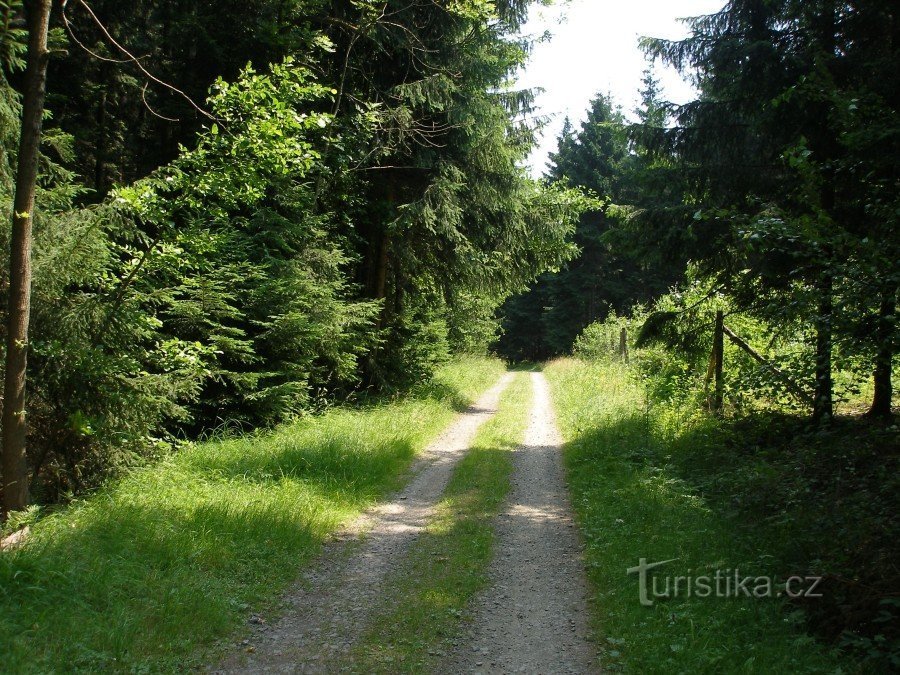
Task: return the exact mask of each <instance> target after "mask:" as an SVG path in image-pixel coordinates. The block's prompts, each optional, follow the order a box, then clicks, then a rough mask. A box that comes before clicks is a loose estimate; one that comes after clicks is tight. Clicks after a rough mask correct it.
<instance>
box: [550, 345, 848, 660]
mask: <svg viewBox="0 0 900 675" xmlns="http://www.w3.org/2000/svg"><path fill="white" fill-rule="evenodd" d="M545 373H546V375H547V377H548V379H549V380H550V383H551V387H552V390H553V393H554V398H555V402H556V406H557V409H558V411H559V423H560V426H561V430H562V433H563V435H564V437H565V439H566V441H567V446H566V462H567V467H568V473H569V480H570V489H571V490H572V497H573V504H574V507H575V509H576V512H577V516H578V519H579V523H580V526H581V528H582V530H583V532H584V536H585V539H586V544H587V552H586V556H587V563H588V571H589V577H590V579H591V581H592V583H593V586H594V588H595V590H596V597H595V599H594V609H595V618H596V622H597V630H598V634H600V635H602V636H604V639H605V644H604V645H603V648H604V651H605V655H604V659H603V660H604V667H605V669H606V670H613V671H616V670H625V671H628V672H634V673H782V672H791V673H831V672H848V671H849V672H853V671H855V670H856V669H857V668H856V667H855V666H854V665H853V664H852V663H849V661H848V660H846V659H844V657H842V656H841V655H840V654H838V653H837V652H836V650H834V649H833V648H831V647H828V646H826V645H825V644H824V643H822V642H819V641H817V640H815V639H813V638H811V637H810V636H809V635H808V634H807V633H806V632H805V628H804V625H803V621H804V612H802V611H799V609H798V608H797V607H796V606H790V607H789V606H787V605H786V601H785V599H784V598H783V597H772V598H755V597H750V598H747V597H730V598H722V597H714V596H715V590H713V593H712V595H713V597H697V596H696V595H694V597H685V592H684V591H685V585H684V584H683V585H682V588H681V595H680V597H673V598H669V599H661V598H656V599H654V598H653V597H652V588H651V591H650V594H651V598H650V599H651V600H653V601H654V605H653V606H650V607H647V606H642V605H641V604H640V602H639V598H638V578H637V575H635V574H632V575H628V574H626V569H627V568H630V567H635V566H637V565H638V561H639V559H640V558H646V559H647V561H648V562H657V561H665V560H670V559H677V560H675V562H671V563H669V564H667V565H665V566H663V567H661V568H659V570H657V572H656V573H654V574H655V576H656V577H657V578H658V583H659V585H658V589H659V590H660V591H664V590H665V584H664V581H663V578H664V576H666V575H671V576H687V575H693V576H694V577H695V578H696V577H697V576H701V575H710V576H712V575H714V574H715V571H716V570H717V569H719V570H722V571H723V572H724V571H725V570H729V571H730V574H731V575H732V576H733V574H734V570H736V569H737V570H740V575H741V577H743V576H745V575H748V576H753V577H756V576H762V575H770V576H776V577H779V578H785V577H787V576H790V575H791V574H794V573H800V574H803V573H804V572H805V570H802V569H799V568H798V567H797V566H796V565H797V562H796V559H792V558H791V557H790V554H789V550H790V548H791V547H792V546H793V547H795V548H796V544H797V540H798V539H799V540H801V541H805V542H808V541H809V540H810V536H809V535H808V534H806V533H804V532H803V527H804V522H805V519H804V518H802V517H800V513H793V512H791V511H790V508H789V506H786V507H785V509H783V510H780V509H773V508H771V505H769V506H767V504H766V502H765V498H764V497H763V499H762V500H761V501H759V503H758V504H756V505H752V506H751V505H749V504H745V503H740V502H741V500H742V499H744V498H745V497H747V496H748V495H751V494H756V493H757V490H758V488H759V485H758V481H759V480H760V479H765V480H768V481H770V482H771V483H772V484H775V483H777V482H778V475H777V474H778V471H776V470H775V469H773V468H772V467H771V466H767V465H766V463H765V462H764V461H761V460H760V458H759V453H754V452H748V453H746V454H744V455H741V454H740V453H737V452H735V451H734V447H733V444H732V445H731V446H729V444H728V443H723V439H725V438H726V436H724V435H723V431H722V429H721V428H720V427H721V425H722V423H720V422H718V421H715V420H710V419H709V418H707V417H706V416H703V415H697V416H693V417H691V416H687V415H673V414H671V411H670V410H667V409H666V408H665V407H662V406H656V405H654V404H653V403H652V402H649V401H648V400H647V398H646V394H645V391H644V389H643V387H642V385H640V383H639V382H638V381H637V380H636V378H634V377H632V376H631V375H630V374H629V373H628V372H627V371H626V369H625V368H623V367H622V366H620V365H618V364H602V363H591V364H588V363H585V362H581V361H575V360H561V361H557V362H555V363H553V364H551V365H550V366H549V367H548V368H547V369H546V370H545ZM701 476H703V477H704V480H701V479H700V477H701ZM716 481H718V484H719V489H716V488H715V487H714V485H715V483H716ZM725 485H727V486H728V487H727V489H721V488H722V487H723V486H725ZM769 494H770V495H772V494H773V493H771V492H769ZM795 507H796V505H795ZM800 511H801V512H802V507H801V508H800ZM773 516H774V518H773ZM795 516H796V517H795ZM776 520H777V522H775V521H776ZM779 528H780V529H779ZM792 537H794V538H793V539H792ZM651 576H652V575H651ZM673 583H674V582H673ZM750 588H751V590H753V589H754V588H755V585H751V587H750ZM841 668H843V670H841Z"/></svg>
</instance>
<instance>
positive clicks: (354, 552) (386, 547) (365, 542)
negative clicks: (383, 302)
mask: <svg viewBox="0 0 900 675" xmlns="http://www.w3.org/2000/svg"><path fill="white" fill-rule="evenodd" d="M512 378H513V375H512V374H511V373H507V374H506V375H505V376H504V377H502V378H501V379H500V381H499V382H498V383H497V384H496V385H495V386H494V387H492V388H491V389H490V390H489V391H488V392H487V393H485V394H484V396H482V397H481V399H480V400H479V401H478V402H477V403H476V404H475V405H474V406H472V407H470V408H469V409H468V410H466V411H465V412H463V413H462V414H461V415H460V416H459V417H458V418H457V419H456V421H455V422H454V423H453V424H451V425H450V427H448V428H447V430H446V431H444V432H443V433H442V434H441V435H440V436H439V437H438V438H437V439H436V440H435V441H434V442H433V443H431V444H430V445H429V446H428V448H427V449H426V450H425V452H424V453H423V455H422V457H421V458H420V459H419V460H418V461H417V462H416V463H415V465H414V467H413V469H412V474H413V477H412V479H411V481H410V482H409V483H408V485H407V486H406V488H404V489H403V490H402V491H401V493H400V494H398V495H395V497H394V498H393V499H391V500H390V501H388V502H387V503H385V504H382V505H381V506H378V507H376V508H374V509H372V510H371V511H369V512H367V513H366V514H364V515H363V516H361V517H360V518H358V519H357V520H356V521H354V522H353V523H352V524H351V525H349V526H348V527H345V528H344V529H343V530H341V531H340V532H339V533H338V534H337V535H336V536H335V537H334V539H333V541H331V542H330V543H329V544H327V545H326V546H325V549H324V551H323V553H322V555H321V556H320V558H319V559H318V560H317V562H316V564H315V565H314V566H313V568H312V569H311V570H309V571H308V572H306V573H305V574H304V575H303V577H302V578H301V580H300V582H299V583H298V584H297V585H296V587H295V588H293V589H292V590H291V591H289V593H288V594H287V595H286V596H285V598H284V601H285V606H286V607H287V609H286V612H285V613H284V615H283V616H282V617H281V618H280V619H279V620H278V621H276V622H275V623H274V624H273V625H266V624H265V623H262V624H260V623H258V622H253V624H254V625H255V626H256V627H257V628H256V633H255V635H254V636H253V637H252V639H250V640H248V641H245V643H244V644H240V645H237V646H236V649H235V651H234V653H232V654H231V655H229V656H228V658H226V660H225V661H224V662H223V663H222V664H221V665H220V666H218V667H217V668H213V669H212V670H214V671H215V672H218V673H305V672H328V671H329V670H330V668H329V665H330V664H334V663H338V662H339V661H340V660H342V659H343V658H346V654H347V652H349V651H350V649H351V648H352V646H353V645H354V644H355V643H356V642H357V641H358V639H359V638H360V637H361V636H362V635H363V633H364V632H365V629H366V627H367V625H368V623H369V620H370V619H371V615H372V611H373V610H374V609H375V608H376V607H377V606H378V605H379V600H380V599H381V598H382V597H383V596H384V588H383V584H384V581H385V578H386V577H387V575H388V573H389V572H390V571H391V570H393V569H394V568H395V567H396V566H397V565H399V564H400V563H401V562H402V561H403V559H404V553H405V552H406V551H407V550H408V549H409V547H410V545H411V544H412V543H413V541H415V539H416V537H418V535H419V534H421V533H422V532H423V530H424V528H425V526H426V524H427V523H428V520H429V518H430V516H431V515H432V513H433V511H434V507H435V504H437V502H438V501H439V500H440V498H441V495H442V493H443V492H444V488H445V487H446V486H447V483H448V482H449V480H450V476H451V474H452V472H453V468H454V466H455V465H456V463H457V462H458V461H459V460H460V459H461V458H462V457H463V456H464V455H465V453H466V451H467V450H468V449H469V446H470V445H471V443H472V441H473V440H474V438H475V434H476V432H477V431H478V428H479V427H480V426H481V424H483V423H484V422H485V421H486V420H487V419H488V418H490V417H491V416H492V415H494V414H495V413H496V411H497V405H498V403H499V400H500V395H501V394H502V392H503V390H504V389H505V388H506V387H507V386H508V385H509V383H510V381H511V380H512ZM258 618H261V617H258ZM251 621H252V618H251ZM262 627H264V628H265V630H261V628H262Z"/></svg>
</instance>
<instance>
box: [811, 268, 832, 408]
mask: <svg viewBox="0 0 900 675" xmlns="http://www.w3.org/2000/svg"><path fill="white" fill-rule="evenodd" d="M826 274H827V272H826ZM820 292H821V296H820V298H819V307H818V310H817V313H818V316H817V317H816V395H815V399H814V401H813V420H815V421H816V422H819V423H822V424H827V423H828V422H830V421H831V417H832V415H833V414H834V402H833V388H834V385H833V382H832V377H831V345H832V331H833V328H832V319H833V316H832V315H833V313H834V300H833V298H832V292H833V289H832V282H831V279H830V278H827V279H825V280H823V281H822V285H821V287H820Z"/></svg>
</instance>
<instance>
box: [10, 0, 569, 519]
mask: <svg viewBox="0 0 900 675" xmlns="http://www.w3.org/2000/svg"><path fill="white" fill-rule="evenodd" d="M527 4H528V3H527V2H524V1H522V2H518V1H516V2H511V3H502V4H500V5H498V6H497V7H496V8H494V7H493V6H489V5H488V4H485V3H480V2H462V3H450V4H449V5H447V6H446V7H445V6H441V5H439V4H435V3H431V2H413V3H406V2H397V3H394V2H388V3H383V2H335V3H329V2H318V1H313V2H305V1H300V2H293V1H291V2H284V1H283V0H277V1H276V0H273V1H272V2H255V3H252V4H251V5H249V6H245V5H244V3H239V4H233V5H229V6H227V7H226V6H222V4H221V3H196V2H188V3H184V2H177V1H172V2H169V1H168V0H164V1H157V0H152V1H149V2H141V3H139V4H137V5H127V6H126V5H123V4H122V3H119V2H93V3H91V4H88V3H86V2H73V3H68V4H66V3H64V6H63V7H62V8H61V9H60V8H54V10H53V11H52V12H51V13H50V17H49V19H50V25H49V33H48V38H47V39H48V42H47V47H46V48H43V47H35V46H34V45H31V46H29V43H28V40H29V39H34V37H35V34H36V33H40V31H41V30H42V27H41V26H40V25H32V24H30V23H27V21H25V20H24V19H23V11H24V10H27V16H28V21H31V20H32V19H34V20H37V19H35V17H38V18H40V16H39V15H41V16H44V15H45V14H46V12H47V11H49V5H50V3H49V2H46V3H45V2H41V3H25V4H24V7H23V3H21V2H18V3H17V2H11V3H7V4H6V6H5V7H4V10H3V11H4V13H5V22H4V24H3V25H4V26H5V27H6V28H5V32H4V34H3V37H2V44H3V58H4V63H3V72H4V74H5V78H4V84H3V86H4V87H5V89H4V92H5V93H4V95H3V100H4V101H5V102H6V103H5V105H4V107H3V109H2V115H3V119H4V122H3V128H4V129H5V134H4V138H5V141H4V148H5V151H4V157H5V160H4V161H3V167H5V168H3V171H4V176H5V178H4V179H3V185H4V186H5V188H4V189H5V191H6V194H7V197H6V198H5V200H4V201H5V202H6V203H7V204H10V203H11V199H12V195H13V192H14V191H17V190H19V191H20V190H21V189H22V185H21V184H17V183H16V182H15V157H16V143H17V141H18V138H19V118H20V116H21V114H22V109H21V106H22V102H21V99H20V96H19V94H17V93H16V92H17V88H18V89H19V90H27V88H28V87H30V86H32V84H31V79H32V78H34V77H38V75H37V74H35V73H33V72H32V71H31V70H28V68H36V67H37V66H33V62H34V61H35V60H36V59H39V58H40V59H42V61H41V63H44V61H47V60H48V61H49V63H44V65H46V66H47V73H46V82H47V84H46V109H45V111H44V113H43V117H44V129H43V135H42V139H41V144H40V159H39V160H38V163H39V166H38V169H39V170H38V179H37V188H38V190H37V205H36V208H35V217H34V246H33V251H34V265H33V291H32V297H31V325H30V331H29V334H28V338H27V342H28V385H27V391H28V393H27V400H28V403H27V411H28V432H27V433H28V443H27V448H28V449H27V462H26V460H25V458H24V456H23V455H22V448H23V447H24V443H23V441H22V440H21V439H20V440H19V441H16V442H13V441H8V443H7V446H6V447H7V450H6V451H5V454H4V456H5V464H4V481H5V485H6V486H7V487H6V489H5V492H4V494H5V500H6V501H5V503H6V506H7V508H8V509H10V510H13V509H19V508H22V507H23V506H24V505H25V504H26V503H27V497H26V490H25V487H26V486H25V482H27V481H30V482H31V486H30V487H31V491H32V492H33V494H34V497H35V498H36V499H39V500H41V501H46V500H50V501H53V500H57V499H60V498H61V497H63V496H64V495H66V494H73V493H77V492H79V491H81V490H83V489H85V488H87V487H90V486H91V485H95V484H96V483H97V481H98V480H100V479H102V478H103V477H104V476H105V475H108V474H109V472H110V471H114V470H117V469H119V468H122V467H124V466H127V465H129V464H131V463H133V462H134V461H137V460H140V459H141V458H146V457H152V456H158V455H159V454H160V453H163V452H165V451H166V448H167V447H170V446H171V445H172V443H173V442H174V441H175V440H176V439H177V438H180V437H185V436H187V437H191V436H195V435H196V434H198V433H201V432H204V431H209V430H210V429H214V428H216V427H219V426H221V425H227V426H229V427H233V426H234V425H239V427H240V428H245V429H248V430H249V429H252V428H253V427H256V426H259V425H270V424H272V423H275V422H278V421H280V420H284V419H286V418H288V417H291V416H294V415H297V414H301V413H303V412H304V411H308V410H311V409H314V408H315V407H316V406H317V405H320V404H321V403H323V402H325V401H328V400H334V399H335V398H347V397H348V396H359V395H361V394H363V393H365V392H379V391H382V392H383V391H391V390H396V389H398V388H403V387H406V386H408V385H409V384H411V383H414V382H417V381H419V380H422V379H424V378H427V377H428V375H429V374H430V373H431V372H432V371H433V369H434V367H435V365H436V364H439V363H441V362H443V361H445V360H446V359H447V357H448V355H449V354H451V353H453V352H457V353H458V352H467V351H477V350H482V351H483V350H485V349H486V347H487V344H488V343H489V342H490V341H491V340H492V339H493V336H494V330H495V329H494V321H493V313H494V309H495V307H496V306H497V305H498V304H499V303H500V302H502V300H503V299H504V298H505V297H507V296H508V295H509V294H510V293H512V292H514V291H517V290H520V289H521V288H522V287H523V284H524V283H525V282H527V281H529V280H530V279H531V278H533V277H534V276H535V274H537V273H540V272H541V271H543V270H545V269H547V268H549V267H552V266H554V265H558V264H559V263H560V262H561V261H563V260H564V259H566V258H567V257H568V256H570V254H571V252H572V247H571V244H570V243H569V241H568V238H567V237H568V234H569V231H570V229H571V224H572V222H573V221H574V219H575V218H576V217H577V213H578V212H579V210H580V208H581V206H580V205H581V203H582V201H583V199H582V198H581V197H580V196H579V195H578V193H576V192H573V191H571V190H567V189H566V188H564V187H561V186H558V185H549V184H546V183H544V182H541V181H535V180H532V179H530V178H528V177H527V174H526V172H525V170H524V169H523V168H522V166H521V165H522V163H523V159H524V158H525V156H526V155H527V153H528V152H529V150H530V149H531V147H532V144H533V138H534V131H535V127H534V124H533V123H532V122H531V121H529V120H530V117H531V113H532V110H531V100H532V95H531V93H530V92H529V91H518V90H516V89H515V87H514V86H513V85H512V81H511V79H510V78H511V76H512V75H513V74H514V73H515V71H516V70H517V69H518V68H519V67H520V66H521V65H522V63H523V62H524V59H525V58H526V56H527V53H528V47H529V42H528V41H527V40H525V39H520V38H518V37H516V32H517V30H518V28H519V26H520V25H521V23H522V21H523V19H524V18H525V16H526V12H527V7H526V6H527ZM235 17H240V19H239V20H238V21H236V19H235ZM46 18H47V17H46V16H44V19H46ZM29 36H31V37H29ZM42 49H44V50H45V55H40V54H37V53H36V52H35V50H38V51H40V50H42ZM26 65H27V66H28V68H26ZM27 105H28V101H27V98H26V100H25V106H26V107H27ZM25 114H26V115H27V114H28V111H27V110H26V111H25ZM38 115H39V117H40V113H38ZM8 208H9V207H8ZM29 210H30V209H25V208H23V209H21V211H29ZM7 215H8V216H9V217H8V218H6V220H8V221H10V222H12V213H11V212H10V211H7ZM16 237H17V230H16V229H15V228H14V230H13V233H12V236H11V233H10V230H9V229H7V230H6V234H5V235H4V236H3V240H4V247H5V248H8V247H9V242H10V240H11V239H12V240H13V241H15V242H17V243H15V244H14V245H15V246H18V247H20V248H21V247H22V246H23V245H26V246H27V245H29V244H24V243H23V242H20V241H19V240H18V239H16ZM4 270H5V271H4V273H3V275H4V278H5V279H6V280H7V281H6V282H4V285H3V286H4V289H5V293H6V294H7V295H8V294H9V288H10V277H11V276H12V277H13V280H15V277H16V276H17V275H22V274H24V270H23V269H22V265H21V263H16V264H15V266H13V267H10V266H6V267H5V268H4ZM26 283H27V282H26ZM7 338H8V339H9V340H10V341H11V343H10V344H13V345H15V344H21V343H22V342H23V341H24V338H23V336H22V335H16V334H14V333H13V332H10V333H8V335H7ZM15 341H18V343H16V342H15ZM15 351H16V348H15V346H14V347H13V348H12V352H15ZM12 352H11V353H12ZM14 368H16V369H18V370H17V372H18V371H21V372H24V370H23V368H24V361H23V362H22V363H20V364H19V365H16V366H14ZM8 373H12V371H8ZM9 391H10V390H9V389H7V393H9ZM6 400H10V399H9V397H8V396H7V399H6ZM7 408H9V406H7ZM12 412H15V411H12ZM13 422H14V420H13ZM13 422H10V423H9V424H7V426H8V427H10V428H11V427H12V426H14V423H13ZM9 437H10V434H9V433H7V438H9ZM26 464H27V469H26V468H25V467H26ZM14 485H15V486H22V489H14V488H13V486H14Z"/></svg>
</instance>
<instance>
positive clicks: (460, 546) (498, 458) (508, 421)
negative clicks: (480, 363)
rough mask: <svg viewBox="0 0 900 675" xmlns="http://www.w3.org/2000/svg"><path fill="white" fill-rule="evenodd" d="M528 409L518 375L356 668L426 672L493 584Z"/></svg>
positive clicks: (458, 473)
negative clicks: (499, 523)
mask: <svg viewBox="0 0 900 675" xmlns="http://www.w3.org/2000/svg"><path fill="white" fill-rule="evenodd" d="M530 404H531V380H530V378H529V376H528V375H527V373H519V374H517V375H516V377H515V379H514V381H513V382H512V384H511V385H510V387H509V389H507V390H506V392H505V393H504V395H503V397H502V399H501V401H500V409H499V412H498V413H497V415H496V416H494V417H493V418H492V419H490V420H489V421H488V422H486V423H485V425H484V426H483V427H482V428H481V430H480V431H479V433H478V436H477V437H476V439H475V442H474V443H473V446H472V449H471V450H470V451H469V453H468V454H467V455H466V457H465V458H463V459H462V461H461V462H460V463H459V465H458V466H457V467H456V469H455V471H454V474H453V477H452V478H451V480H450V483H449V485H448V487H447V490H446V492H445V494H444V497H443V499H442V500H441V502H440V503H439V504H438V507H437V514H436V516H435V518H434V520H433V521H432V522H431V523H430V524H429V526H428V529H427V531H426V533H425V534H423V535H422V536H421V537H420V538H419V539H418V540H417V541H416V543H415V544H414V546H413V548H412V550H411V551H410V554H409V558H408V559H407V560H406V561H404V563H403V565H401V567H400V568H399V570H398V572H397V573H396V574H394V575H393V576H392V578H391V579H390V580H389V582H388V587H389V588H390V589H391V592H390V596H389V597H388V598H386V599H385V605H384V607H382V608H381V610H380V611H379V613H378V615H377V618H376V619H375V621H374V623H373V626H372V628H371V630H370V631H369V632H368V633H367V635H366V636H365V637H364V639H363V640H362V641H361V643H360V645H359V646H358V647H357V648H356V649H355V650H354V653H353V655H352V659H353V662H352V669H353V670H354V671H356V672H366V673H371V672H385V673H396V672H426V671H429V670H430V669H433V667H434V666H435V664H436V662H437V661H438V660H439V659H440V657H441V655H442V652H444V651H445V650H446V649H447V648H448V641H449V640H450V639H451V638H452V637H453V636H454V635H455V634H456V630H457V628H458V626H459V623H460V621H461V619H462V618H463V617H464V616H465V615H466V605H467V603H468V602H469V600H470V599H471V598H472V597H473V596H474V595H475V594H476V593H477V592H478V591H479V590H480V589H482V588H483V587H484V586H485V584H486V582H487V569H488V565H489V563H490V560H491V553H492V545H493V541H494V528H493V524H494V519H495V517H496V516H497V514H498V511H499V509H500V507H501V505H502V504H503V500H504V499H505V497H506V494H507V492H508V491H509V477H510V473H511V471H512V457H511V451H512V450H514V449H515V447H516V446H517V445H519V444H520V443H521V442H522V439H523V437H524V433H525V425H526V423H527V417H528V411H529V408H530Z"/></svg>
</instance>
